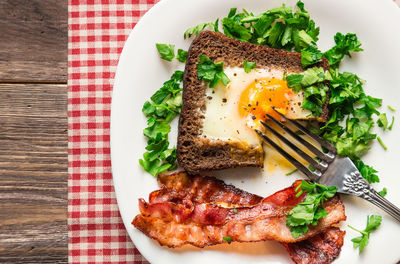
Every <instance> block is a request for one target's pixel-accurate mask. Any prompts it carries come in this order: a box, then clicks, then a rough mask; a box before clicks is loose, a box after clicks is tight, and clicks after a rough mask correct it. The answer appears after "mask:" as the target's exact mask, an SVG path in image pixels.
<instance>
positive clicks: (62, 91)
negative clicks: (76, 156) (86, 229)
mask: <svg viewBox="0 0 400 264" xmlns="http://www.w3.org/2000/svg"><path fill="white" fill-rule="evenodd" d="M0 35H1V38H0V39H1V41H0V262H1V263H67V261H68V252H67V248H68V246H67V240H68V236H67V140H68V138H67V1H66V0H1V1H0Z"/></svg>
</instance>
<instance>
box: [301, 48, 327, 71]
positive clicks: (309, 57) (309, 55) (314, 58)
mask: <svg viewBox="0 0 400 264" xmlns="http://www.w3.org/2000/svg"><path fill="white" fill-rule="evenodd" d="M322 56H323V54H322V52H321V51H319V50H318V48H317V47H315V46H309V47H307V48H305V49H302V50H301V64H302V65H303V67H307V66H310V65H313V64H315V63H317V62H319V61H321V60H322Z"/></svg>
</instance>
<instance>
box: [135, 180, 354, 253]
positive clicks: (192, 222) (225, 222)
mask: <svg viewBox="0 0 400 264" xmlns="http://www.w3.org/2000/svg"><path fill="white" fill-rule="evenodd" d="M208 180H210V179H208ZM159 182H160V184H161V185H162V186H163V188H162V189H161V190H163V189H164V192H161V193H157V195H156V194H155V193H152V194H151V195H150V197H151V199H150V200H151V201H152V202H154V203H146V202H145V201H144V200H140V202H139V207H140V211H141V214H140V215H138V216H136V217H135V219H134V220H133V222H132V223H133V224H134V225H135V226H136V227H137V228H138V229H139V230H141V231H142V232H143V233H145V234H146V235H148V236H149V237H151V238H154V239H156V240H158V241H159V242H160V244H161V245H165V246H169V247H180V246H182V245H184V244H192V245H194V246H197V247H204V246H207V245H214V244H219V243H224V239H223V237H231V238H232V241H239V242H250V241H261V240H267V239H270V240H276V241H279V242H284V243H293V242H298V241H302V240H304V239H307V238H309V237H312V236H314V235H316V234H318V233H320V232H321V231H323V230H326V229H327V228H329V227H330V226H332V225H333V224H336V223H338V222H340V221H342V220H344V219H345V218H346V217H345V215H344V206H343V204H342V203H341V201H340V200H339V199H338V197H334V198H332V199H330V200H328V201H327V202H326V203H325V206H324V207H325V210H326V211H327V212H328V216H327V217H325V218H323V219H322V220H321V221H320V222H319V224H318V225H317V226H313V227H310V230H309V231H308V232H307V233H306V234H304V235H302V236H300V237H299V238H297V239H294V238H293V237H292V235H291V233H290V229H289V228H288V227H287V226H286V213H287V212H288V211H290V210H291V208H293V206H294V205H296V204H297V203H299V202H300V201H301V199H303V197H299V198H296V197H295V188H296V186H297V185H298V184H299V183H300V182H296V183H295V184H294V185H293V186H291V187H289V188H286V189H284V190H282V191H279V192H277V193H275V194H273V195H271V196H269V197H267V198H265V199H263V200H262V201H261V202H259V203H257V204H255V205H253V206H240V207H237V208H236V210H233V209H232V208H230V207H234V206H236V205H232V204H230V203H229V202H230V200H229V199H228V200H227V202H228V203H226V202H225V204H223V205H222V204H217V203H211V202H213V201H215V200H212V199H210V198H205V200H206V201H207V202H204V201H202V200H201V199H200V198H198V199H197V200H198V201H202V202H200V203H194V202H193V201H192V200H191V199H189V197H192V198H193V197H197V196H196V195H195V194H196V193H201V192H199V188H192V187H193V186H194V185H193V184H188V185H186V184H181V185H179V184H178V185H175V186H179V187H177V188H176V190H177V191H176V192H175V193H174V194H173V196H171V197H172V199H173V200H174V202H169V201H167V200H168V199H165V198H166V197H167V196H165V194H166V192H165V189H169V188H167V185H168V183H167V184H165V182H164V183H163V180H162V179H161V180H160V181H159ZM178 182H179V181H178ZM180 183H182V182H180ZM185 186H191V187H190V188H189V189H190V190H191V191H190V192H187V190H188V188H187V187H185ZM211 186H213V185H212V184H211ZM215 186H220V188H219V189H218V188H216V190H219V191H223V188H222V187H221V186H222V185H220V184H216V185H215ZM213 187H214V186H213ZM185 188H186V191H184V192H179V190H180V191H182V190H183V189H185ZM232 188H233V187H232ZM232 190H233V189H231V193H235V192H234V191H232ZM185 192H186V193H190V194H184V193H185ZM158 195H159V196H158ZM174 195H175V196H174ZM239 196H240V195H239ZM157 197H158V198H157ZM160 197H164V198H162V199H161V198H160ZM171 197H170V198H171ZM231 197H233V198H231V199H238V198H237V197H236V198H235V195H231ZM249 197H252V199H257V198H256V197H254V196H252V195H251V194H249ZM159 198H160V199H159ZM177 200H179V201H180V202H179V203H176V201H177ZM195 200H196V199H195ZM155 201H157V202H155Z"/></svg>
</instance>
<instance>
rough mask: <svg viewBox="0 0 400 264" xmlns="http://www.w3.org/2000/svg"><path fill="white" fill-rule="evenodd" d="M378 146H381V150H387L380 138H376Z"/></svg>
mask: <svg viewBox="0 0 400 264" xmlns="http://www.w3.org/2000/svg"><path fill="white" fill-rule="evenodd" d="M377 139H378V142H379V144H381V146H382V148H383V149H384V150H387V146H386V145H385V143H383V141H382V139H381V138H380V137H377Z"/></svg>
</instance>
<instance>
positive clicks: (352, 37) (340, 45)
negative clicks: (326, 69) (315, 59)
mask: <svg viewBox="0 0 400 264" xmlns="http://www.w3.org/2000/svg"><path fill="white" fill-rule="evenodd" d="M334 39H335V43H336V45H335V46H334V47H333V48H331V49H330V50H328V51H326V52H325V53H324V57H325V58H326V59H327V60H328V62H329V65H331V67H334V68H337V67H339V64H340V62H341V61H342V59H343V58H344V56H346V55H347V56H349V57H351V55H350V51H353V52H357V51H362V50H363V49H362V48H361V42H360V41H358V38H357V35H356V34H352V33H347V34H346V35H343V34H342V33H339V32H338V33H336V35H335V37H334Z"/></svg>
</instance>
